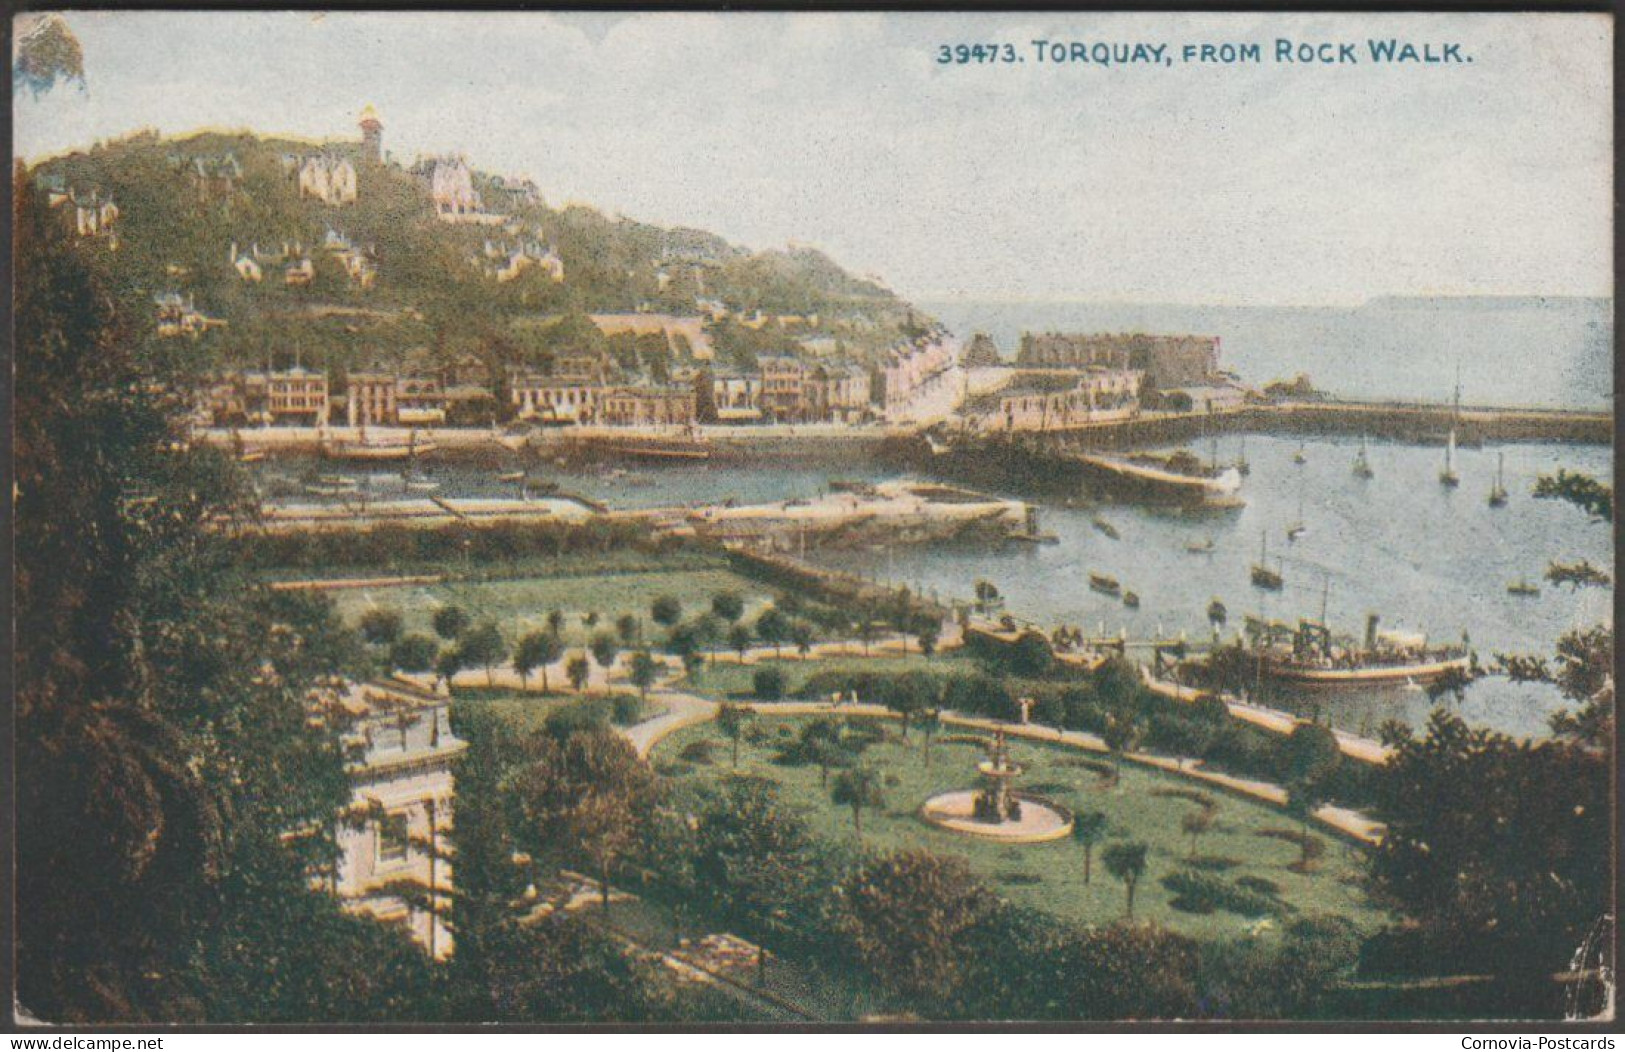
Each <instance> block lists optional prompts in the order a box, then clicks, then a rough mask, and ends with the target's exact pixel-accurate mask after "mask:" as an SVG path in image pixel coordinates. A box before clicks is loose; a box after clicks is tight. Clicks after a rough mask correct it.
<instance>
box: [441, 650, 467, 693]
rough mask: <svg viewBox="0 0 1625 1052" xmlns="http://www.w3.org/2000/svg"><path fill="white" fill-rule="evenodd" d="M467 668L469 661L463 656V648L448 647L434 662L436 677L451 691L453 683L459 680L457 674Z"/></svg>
mask: <svg viewBox="0 0 1625 1052" xmlns="http://www.w3.org/2000/svg"><path fill="white" fill-rule="evenodd" d="M467 667H468V659H467V658H466V657H464V656H463V648H462V647H447V648H446V649H444V650H442V651H441V652H440V656H439V657H437V658H435V662H434V672H435V675H436V676H439V677H440V679H441V680H442V681H443V682H444V683H445V684H446V689H447V690H450V689H451V682H452V680H454V679H456V678H457V673H459V672H461V671H462V670H463V669H465V668H467Z"/></svg>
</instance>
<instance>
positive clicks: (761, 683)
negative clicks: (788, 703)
mask: <svg viewBox="0 0 1625 1052" xmlns="http://www.w3.org/2000/svg"><path fill="white" fill-rule="evenodd" d="M750 685H751V692H752V693H754V694H755V695H756V696H757V697H758V698H761V699H762V700H764V701H778V700H779V699H780V698H782V697H784V670H783V669H779V668H773V667H771V666H770V667H767V668H759V669H757V670H756V672H755V674H754V675H752V676H751V678H750Z"/></svg>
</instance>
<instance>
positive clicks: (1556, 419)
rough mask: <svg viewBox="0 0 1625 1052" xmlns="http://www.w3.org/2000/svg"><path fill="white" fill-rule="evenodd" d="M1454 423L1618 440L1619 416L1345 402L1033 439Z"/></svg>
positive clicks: (1082, 428) (1125, 443)
mask: <svg viewBox="0 0 1625 1052" xmlns="http://www.w3.org/2000/svg"><path fill="white" fill-rule="evenodd" d="M1452 427H1454V428H1455V430H1456V440H1457V442H1458V443H1460V444H1462V445H1467V446H1472V445H1481V444H1483V443H1486V442H1564V443H1573V444H1578V445H1610V444H1612V442H1613V439H1614V420H1613V417H1612V416H1611V415H1610V414H1608V413H1602V412H1582V411H1578V410H1558V409H1515V408H1494V407H1484V406H1477V407H1473V406H1464V407H1462V408H1461V409H1460V410H1459V411H1457V410H1454V409H1453V408H1452V407H1450V406H1447V405H1427V404H1421V403H1415V404H1406V403H1399V402H1341V401H1315V402H1283V403H1272V404H1268V405H1250V406H1241V407H1238V408H1235V409H1228V410H1219V411H1215V412H1212V413H1166V414H1165V413H1154V414H1153V413H1147V414H1142V415H1141V416H1139V417H1135V418H1133V419H1129V420H1115V421H1107V422H1102V423H1096V424H1087V423H1086V424H1077V425H1073V426H1070V427H1067V428H1055V429H1052V430H1049V431H1045V432H1044V433H1043V434H1042V436H1040V435H1037V434H1029V435H1027V436H1025V437H1027V438H1029V439H1033V440H1039V439H1041V440H1042V441H1043V442H1045V443H1052V444H1062V445H1070V446H1074V447H1076V448H1080V449H1085V450H1094V449H1099V450H1125V449H1144V448H1155V447H1158V446H1168V445H1176V444H1180V443H1186V442H1191V441H1195V440H1197V439H1200V438H1204V437H1210V436H1213V435H1221V434H1222V435H1244V434H1262V435H1287V436H1293V437H1303V438H1338V437H1342V438H1360V437H1365V438H1371V439H1381V440H1387V441H1395V442H1409V443H1415V444H1434V443H1438V444H1442V443H1443V442H1444V440H1445V437H1446V435H1448V434H1449V432H1450V429H1451V428H1452Z"/></svg>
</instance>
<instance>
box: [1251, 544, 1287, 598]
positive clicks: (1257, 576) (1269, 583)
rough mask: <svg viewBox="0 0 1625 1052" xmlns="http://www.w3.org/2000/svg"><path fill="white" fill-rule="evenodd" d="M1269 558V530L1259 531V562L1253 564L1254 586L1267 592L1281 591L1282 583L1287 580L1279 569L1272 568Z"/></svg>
mask: <svg viewBox="0 0 1625 1052" xmlns="http://www.w3.org/2000/svg"><path fill="white" fill-rule="evenodd" d="M1268 559H1269V531H1267V530H1261V531H1259V537H1258V562H1256V563H1254V564H1253V573H1252V581H1253V587H1254V588H1262V589H1264V590H1265V591H1266V592H1279V591H1280V590H1281V585H1283V584H1285V583H1286V582H1285V581H1284V580H1283V579H1282V577H1281V574H1280V572H1279V571H1276V570H1271V569H1270V568H1269V566H1268V565H1266V563H1267V561H1268Z"/></svg>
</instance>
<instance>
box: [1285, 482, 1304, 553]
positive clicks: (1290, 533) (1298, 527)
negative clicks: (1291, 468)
mask: <svg viewBox="0 0 1625 1052" xmlns="http://www.w3.org/2000/svg"><path fill="white" fill-rule="evenodd" d="M1308 532H1309V527H1308V526H1306V525H1304V521H1303V465H1302V464H1300V465H1298V517H1297V519H1295V520H1294V521H1293V522H1292V523H1290V524H1289V525H1288V526H1287V528H1286V539H1287V541H1288V542H1289V543H1290V542H1292V541H1296V540H1297V539H1298V538H1299V537H1302V536H1303V535H1304V534H1306V533H1308Z"/></svg>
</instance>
